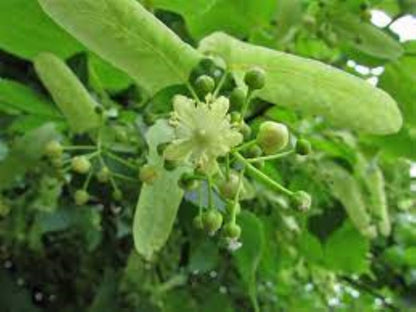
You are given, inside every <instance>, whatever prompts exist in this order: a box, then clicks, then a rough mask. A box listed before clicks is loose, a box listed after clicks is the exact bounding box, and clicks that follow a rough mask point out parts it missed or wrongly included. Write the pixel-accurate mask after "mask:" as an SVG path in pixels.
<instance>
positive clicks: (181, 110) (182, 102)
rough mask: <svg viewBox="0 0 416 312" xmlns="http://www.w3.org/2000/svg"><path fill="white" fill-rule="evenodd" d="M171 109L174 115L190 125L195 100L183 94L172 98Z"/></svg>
mask: <svg viewBox="0 0 416 312" xmlns="http://www.w3.org/2000/svg"><path fill="white" fill-rule="evenodd" d="M173 109H174V110H175V113H176V116H177V117H178V118H179V119H180V120H181V121H182V122H184V123H185V124H186V125H192V124H193V121H194V117H193V116H194V111H195V102H194V101H193V100H192V99H190V98H188V97H186V96H183V95H176V96H175V97H174V98H173Z"/></svg>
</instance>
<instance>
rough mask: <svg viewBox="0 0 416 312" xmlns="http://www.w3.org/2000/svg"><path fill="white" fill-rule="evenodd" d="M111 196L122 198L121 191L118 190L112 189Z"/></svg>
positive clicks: (117, 198) (116, 198) (115, 198)
mask: <svg viewBox="0 0 416 312" xmlns="http://www.w3.org/2000/svg"><path fill="white" fill-rule="evenodd" d="M112 197H113V199H114V200H118V201H119V200H122V199H123V193H122V192H121V191H120V190H118V189H117V190H114V191H113V194H112Z"/></svg>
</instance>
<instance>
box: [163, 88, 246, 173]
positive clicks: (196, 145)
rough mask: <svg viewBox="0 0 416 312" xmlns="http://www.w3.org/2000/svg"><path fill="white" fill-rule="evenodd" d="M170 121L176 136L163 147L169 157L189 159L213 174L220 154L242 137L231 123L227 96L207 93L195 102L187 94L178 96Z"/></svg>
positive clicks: (175, 99) (229, 148) (167, 157)
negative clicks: (202, 100) (215, 96)
mask: <svg viewBox="0 0 416 312" xmlns="http://www.w3.org/2000/svg"><path fill="white" fill-rule="evenodd" d="M173 108H174V111H173V112H172V116H171V118H170V121H169V122H170V125H171V126H172V127H174V128H175V139H174V140H173V141H172V142H171V144H169V145H168V147H167V148H166V149H165V151H164V157H165V159H167V160H170V161H178V162H181V161H190V162H191V163H193V164H194V165H195V166H196V167H197V168H199V169H200V170H201V171H203V172H205V173H207V174H212V173H214V172H215V171H216V170H217V161H216V160H217V158H218V157H219V156H224V155H226V154H227V153H228V152H229V151H230V150H231V148H233V147H234V146H236V145H238V144H240V143H241V142H242V141H243V136H242V135H241V133H240V132H239V131H238V129H236V128H235V127H234V126H232V124H231V122H230V116H229V115H228V114H227V112H228V109H229V102H228V99H227V98H225V97H223V96H221V97H218V98H216V99H213V98H210V97H207V99H206V101H205V102H198V103H196V102H195V101H194V100H192V99H190V98H187V97H185V96H181V95H178V96H175V98H174V100H173Z"/></svg>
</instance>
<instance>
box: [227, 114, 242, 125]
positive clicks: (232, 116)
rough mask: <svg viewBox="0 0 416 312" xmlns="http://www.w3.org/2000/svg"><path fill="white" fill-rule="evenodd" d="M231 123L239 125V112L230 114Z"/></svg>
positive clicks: (240, 118)
mask: <svg viewBox="0 0 416 312" xmlns="http://www.w3.org/2000/svg"><path fill="white" fill-rule="evenodd" d="M230 119H231V123H233V124H234V123H240V122H241V120H242V116H241V114H240V113H239V112H232V113H231V114H230Z"/></svg>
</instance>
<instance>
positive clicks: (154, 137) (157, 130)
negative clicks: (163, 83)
mask: <svg viewBox="0 0 416 312" xmlns="http://www.w3.org/2000/svg"><path fill="white" fill-rule="evenodd" d="M173 136H174V134H173V129H172V128H171V127H170V126H169V125H168V123H167V122H166V120H160V121H158V122H157V123H156V124H155V125H154V126H153V127H152V128H150V129H149V131H148V132H147V134H146V140H147V143H148V145H149V156H148V164H149V165H151V166H153V168H154V169H155V170H156V171H157V178H156V179H155V180H154V181H153V182H152V183H151V184H147V183H144V184H143V185H142V187H141V191H140V195H139V201H138V203H137V208H136V212H135V215H134V223H133V237H134V245H135V247H136V250H137V251H138V253H139V254H140V255H142V256H143V257H144V258H145V259H147V260H151V259H152V257H153V255H154V253H155V252H157V251H158V250H160V249H161V248H162V247H163V246H164V245H165V243H166V241H167V239H168V238H169V235H170V232H171V231H172V227H173V223H174V221H175V219H176V214H177V211H178V208H179V205H180V203H181V201H182V197H183V194H184V192H183V190H182V189H181V188H180V187H179V186H178V180H179V179H180V177H181V175H182V174H183V173H185V172H186V171H187V170H188V169H187V168H186V167H178V168H176V169H175V170H173V171H167V170H165V169H164V168H163V163H164V160H163V158H162V157H161V156H159V155H158V152H157V146H158V145H159V144H162V143H166V142H169V141H171V140H172V139H173Z"/></svg>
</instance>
